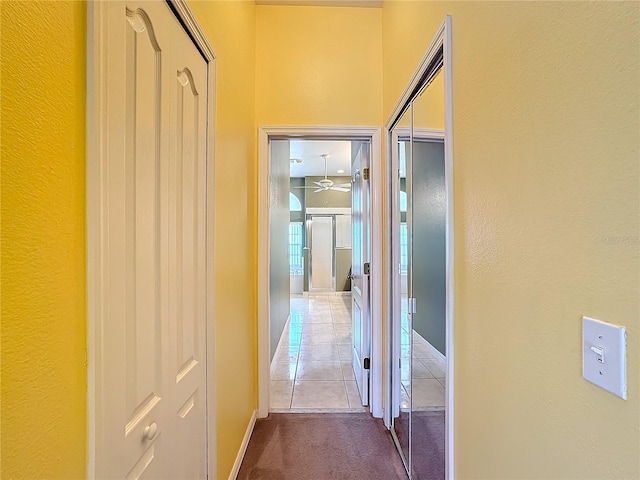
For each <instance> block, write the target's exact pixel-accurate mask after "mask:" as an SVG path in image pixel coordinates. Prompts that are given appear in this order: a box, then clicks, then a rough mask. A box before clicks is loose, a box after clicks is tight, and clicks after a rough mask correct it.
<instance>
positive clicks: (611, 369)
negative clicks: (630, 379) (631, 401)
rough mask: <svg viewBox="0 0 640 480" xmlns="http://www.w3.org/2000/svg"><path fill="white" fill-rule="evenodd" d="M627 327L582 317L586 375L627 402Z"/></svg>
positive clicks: (583, 359) (583, 367)
mask: <svg viewBox="0 0 640 480" xmlns="http://www.w3.org/2000/svg"><path fill="white" fill-rule="evenodd" d="M626 347H627V335H626V332H625V328H624V327H621V326H619V325H613V324H610V323H605V322H602V321H600V320H595V319H593V318H589V317H582V376H583V377H584V378H585V379H586V380H589V381H590V382H591V383H594V384H596V385H598V386H599V387H601V388H604V389H605V390H608V391H609V392H611V393H613V394H615V395H617V396H619V397H621V398H623V399H625V400H626V399H627V360H626V359H627V353H626Z"/></svg>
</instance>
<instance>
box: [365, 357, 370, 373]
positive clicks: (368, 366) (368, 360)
mask: <svg viewBox="0 0 640 480" xmlns="http://www.w3.org/2000/svg"><path fill="white" fill-rule="evenodd" d="M363 363H364V369H365V370H369V369H370V368H371V360H370V359H369V357H367V358H365V359H364V362H363Z"/></svg>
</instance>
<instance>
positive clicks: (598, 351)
mask: <svg viewBox="0 0 640 480" xmlns="http://www.w3.org/2000/svg"><path fill="white" fill-rule="evenodd" d="M591 351H592V352H593V353H595V354H596V355H597V356H598V359H597V360H598V362H600V363H604V348H602V347H600V346H593V347H591Z"/></svg>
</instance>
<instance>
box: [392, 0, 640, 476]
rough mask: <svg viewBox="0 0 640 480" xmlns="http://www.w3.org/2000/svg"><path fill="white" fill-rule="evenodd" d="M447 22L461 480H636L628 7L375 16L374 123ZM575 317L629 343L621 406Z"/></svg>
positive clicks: (639, 436)
mask: <svg viewBox="0 0 640 480" xmlns="http://www.w3.org/2000/svg"><path fill="white" fill-rule="evenodd" d="M447 13H451V14H452V16H453V93H454V97H453V102H454V111H453V115H454V132H453V134H454V159H455V173H454V174H455V178H454V184H455V195H456V197H455V215H456V219H455V228H456V245H455V253H456V270H455V274H456V285H455V294H456V300H455V314H456V327H455V328H456V338H455V342H456V370H455V374H456V417H455V422H456V423H455V432H456V435H457V436H456V454H457V457H456V467H457V472H456V473H457V477H458V478H486V479H500V478H502V479H514V478H519V479H521V478H531V479H542V478H544V479H563V480H564V479H570V478H580V479H587V478H591V479H603V478H607V479H613V478H616V479H618V478H639V477H640V467H639V462H638V451H640V432H639V426H640V396H639V393H640V392H639V391H638V388H639V387H640V384H639V382H638V379H639V377H640V375H639V373H640V372H639V367H638V365H639V362H640V357H639V356H638V347H640V343H639V341H638V338H639V337H638V335H639V334H640V310H639V305H640V302H639V296H638V295H639V293H638V292H639V289H640V285H639V281H638V276H639V270H640V265H639V260H638V253H639V250H640V247H639V241H638V235H639V233H640V232H639V228H640V225H639V219H640V209H639V198H640V190H639V183H640V177H639V167H640V162H639V158H640V48H639V45H640V21H639V20H640V3H638V2H628V3H609V2H598V3H596V2H592V3H589V2H539V3H538V2H533V3H521V2H495V3H492V2H452V3H441V2H398V1H385V2H384V7H383V38H384V115H385V120H386V117H387V116H388V115H389V114H390V112H391V110H392V108H393V106H394V104H395V102H396V100H397V99H398V97H399V96H400V94H401V92H402V90H403V88H404V86H405V84H406V83H407V82H408V80H409V78H410V75H411V73H412V72H413V70H414V69H415V67H416V66H417V64H418V62H419V60H420V58H421V57H422V55H423V54H424V51H425V50H426V48H427V46H428V45H429V43H430V41H431V39H432V37H433V35H434V34H435V32H436V30H437V28H438V27H439V25H440V24H441V22H442V21H443V19H444V15H445V14H447ZM400 53H402V54H400ZM582 315H589V316H593V317H596V318H600V319H602V320H605V321H609V322H614V323H620V324H623V325H626V326H627V333H628V352H627V359H628V362H627V366H628V378H629V396H628V400H626V401H624V400H621V399H619V398H617V397H615V396H613V395H612V394H610V393H608V392H606V391H604V390H601V389H599V388H597V387H595V386H593V385H592V384H590V383H588V382H586V381H585V380H583V379H582V375H581V321H580V318H581V316H582Z"/></svg>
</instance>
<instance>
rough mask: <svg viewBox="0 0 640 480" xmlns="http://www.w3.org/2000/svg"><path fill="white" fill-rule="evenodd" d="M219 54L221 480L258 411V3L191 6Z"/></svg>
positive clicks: (217, 260)
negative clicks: (253, 414) (256, 96)
mask: <svg viewBox="0 0 640 480" xmlns="http://www.w3.org/2000/svg"><path fill="white" fill-rule="evenodd" d="M189 5H190V7H191V9H192V10H193V12H194V15H195V16H196V18H197V20H198V22H199V23H200V25H201V26H202V28H203V30H204V33H205V34H206V36H207V37H208V39H209V42H210V43H211V45H212V47H213V49H214V51H215V53H216V55H217V57H218V60H217V76H216V78H217V84H216V89H217V92H216V93H217V95H216V102H217V108H216V115H217V119H216V147H215V148H216V166H215V176H216V180H215V185H216V187H215V188H216V195H215V199H216V219H215V221H216V224H215V228H216V238H215V250H216V256H215V265H216V276H215V281H216V297H215V302H216V307H215V315H216V339H217V341H216V365H217V367H216V388H217V393H216V402H217V423H218V430H217V444H218V478H220V479H225V478H228V477H229V473H230V472H231V468H232V466H233V463H234V461H235V459H236V456H237V454H238V451H239V449H240V444H241V443H242V438H243V436H244V434H245V431H246V429H247V426H248V424H249V419H250V418H251V415H252V413H253V411H254V410H255V408H256V407H257V355H256V351H257V337H256V335H257V334H256V316H257V304H256V286H257V275H256V262H257V258H256V257H257V243H256V229H257V221H256V215H257V214H256V209H257V203H256V202H257V200H256V198H257V186H256V185H257V183H256V176H257V173H256V163H257V160H256V156H257V152H256V140H255V137H256V133H255V119H254V107H255V102H254V92H255V5H254V3H253V2H252V1H213V2H212V1H207V2H200V1H193V2H189Z"/></svg>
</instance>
